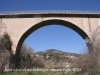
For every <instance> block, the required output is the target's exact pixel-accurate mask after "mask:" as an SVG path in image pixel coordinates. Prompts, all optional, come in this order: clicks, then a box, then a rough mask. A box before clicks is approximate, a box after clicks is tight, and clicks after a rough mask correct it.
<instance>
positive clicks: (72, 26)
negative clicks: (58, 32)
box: [15, 19, 89, 63]
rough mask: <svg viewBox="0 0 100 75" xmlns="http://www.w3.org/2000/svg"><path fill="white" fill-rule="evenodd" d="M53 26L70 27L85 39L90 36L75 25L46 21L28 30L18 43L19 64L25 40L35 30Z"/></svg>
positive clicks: (65, 22)
mask: <svg viewBox="0 0 100 75" xmlns="http://www.w3.org/2000/svg"><path fill="white" fill-rule="evenodd" d="M53 24H58V25H63V26H66V27H69V28H71V29H72V30H74V31H76V32H77V33H78V34H79V35H80V36H81V37H82V38H83V39H85V38H89V37H88V35H87V34H86V33H85V32H84V31H83V30H82V29H80V28H79V27H77V26H76V25H74V24H73V23H70V22H67V21H64V20H58V19H52V20H46V21H42V22H40V23H38V24H36V25H34V26H33V27H31V28H30V29H29V30H27V31H26V32H25V33H24V34H23V35H22V37H21V38H20V40H19V42H18V45H17V48H16V54H15V55H16V57H17V62H16V63H18V58H19V54H20V49H21V46H22V44H23V42H24V40H25V39H26V38H27V37H28V36H29V35H30V34H31V33H32V32H34V31H35V30H37V29H39V28H41V27H43V26H47V25H53Z"/></svg>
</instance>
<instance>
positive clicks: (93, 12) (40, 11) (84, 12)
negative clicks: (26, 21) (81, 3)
mask: <svg viewBox="0 0 100 75" xmlns="http://www.w3.org/2000/svg"><path fill="white" fill-rule="evenodd" d="M14 14H16V15H17V14H100V11H75V10H74V11H73V10H30V11H2V12H0V15H14Z"/></svg>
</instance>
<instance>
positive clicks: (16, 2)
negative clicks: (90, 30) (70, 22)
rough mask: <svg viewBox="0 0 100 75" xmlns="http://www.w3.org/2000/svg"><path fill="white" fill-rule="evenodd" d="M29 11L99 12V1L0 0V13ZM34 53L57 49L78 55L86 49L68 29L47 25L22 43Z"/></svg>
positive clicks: (80, 39) (78, 37) (81, 40)
mask: <svg viewBox="0 0 100 75" xmlns="http://www.w3.org/2000/svg"><path fill="white" fill-rule="evenodd" d="M30 10H75V11H100V0H0V12H3V11H30ZM24 43H25V44H27V45H28V46H31V47H32V48H33V49H34V51H35V52H37V51H45V50H47V49H58V50H61V51H65V52H72V53H80V51H81V50H83V49H84V48H85V47H86V44H85V42H84V40H83V39H82V37H81V36H80V35H79V34H78V33H76V32H75V31H73V30H72V29H70V28H67V27H64V26H61V25H49V26H45V27H42V28H39V29H38V30H36V31H35V32H33V33H32V34H31V35H29V36H28V37H27V38H26V40H25V41H24Z"/></svg>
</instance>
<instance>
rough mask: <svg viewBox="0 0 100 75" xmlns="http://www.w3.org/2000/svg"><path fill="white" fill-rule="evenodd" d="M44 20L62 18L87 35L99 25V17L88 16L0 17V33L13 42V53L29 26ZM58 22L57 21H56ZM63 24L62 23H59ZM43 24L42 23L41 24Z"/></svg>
mask: <svg viewBox="0 0 100 75" xmlns="http://www.w3.org/2000/svg"><path fill="white" fill-rule="evenodd" d="M46 20H63V21H66V22H69V23H72V24H73V25H75V26H77V27H79V28H80V29H81V30H83V31H84V32H85V33H86V34H87V35H88V37H90V36H91V34H92V33H93V32H94V31H95V30H96V29H97V27H98V26H100V18H88V17H52V16H51V17H50V16H49V17H30V18H1V19H0V34H2V32H8V34H9V35H10V37H11V40H12V42H13V46H12V49H13V52H14V53H15V51H16V47H17V45H18V42H19V40H20V38H21V37H22V36H23V34H24V33H25V32H26V31H29V30H30V28H31V27H34V26H35V25H36V24H38V23H40V22H43V21H46ZM57 24H58V23H57ZM61 24H63V23H61ZM42 26H43V25H42ZM74 30H75V29H74Z"/></svg>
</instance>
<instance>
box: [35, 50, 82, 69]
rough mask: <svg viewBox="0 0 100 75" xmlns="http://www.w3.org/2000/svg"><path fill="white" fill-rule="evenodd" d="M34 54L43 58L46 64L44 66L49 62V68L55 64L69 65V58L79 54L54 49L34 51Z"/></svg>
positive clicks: (72, 58) (71, 58) (76, 56)
mask: <svg viewBox="0 0 100 75" xmlns="http://www.w3.org/2000/svg"><path fill="white" fill-rule="evenodd" d="M36 54H37V55H39V56H41V57H42V58H43V59H44V60H45V62H46V64H47V65H46V66H48V64H49V68H50V67H55V66H56V67H58V66H60V67H61V66H65V65H68V64H70V65H71V60H74V59H77V58H78V57H79V56H80V55H81V54H77V53H69V52H63V51H60V50H55V49H49V50H46V51H44V52H36ZM50 64H51V65H50Z"/></svg>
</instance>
